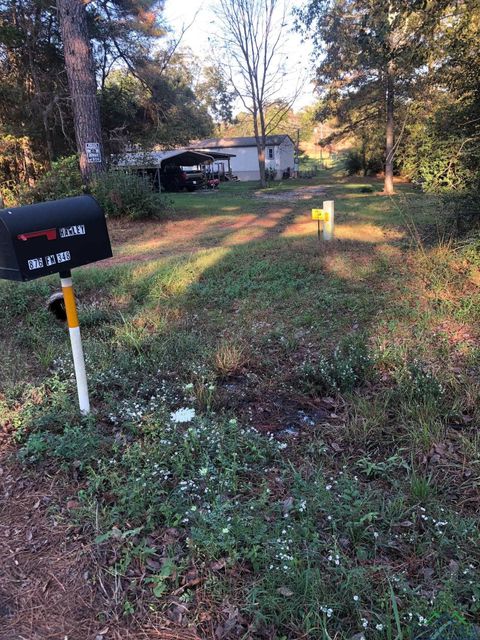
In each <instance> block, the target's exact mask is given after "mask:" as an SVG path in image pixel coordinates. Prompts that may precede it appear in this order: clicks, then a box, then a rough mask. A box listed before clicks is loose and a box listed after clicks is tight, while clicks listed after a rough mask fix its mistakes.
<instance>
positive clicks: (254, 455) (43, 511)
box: [0, 171, 480, 640]
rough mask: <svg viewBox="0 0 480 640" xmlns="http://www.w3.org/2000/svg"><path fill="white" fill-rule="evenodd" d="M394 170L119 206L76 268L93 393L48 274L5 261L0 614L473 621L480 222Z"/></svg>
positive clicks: (362, 633) (418, 628) (13, 631)
mask: <svg viewBox="0 0 480 640" xmlns="http://www.w3.org/2000/svg"><path fill="white" fill-rule="evenodd" d="M397 188H398V195H396V196H394V197H393V198H388V197H386V196H384V195H382V194H381V184H380V182H379V181H376V180H374V179H363V180H360V179H348V180H347V179H345V178H342V177H341V176H339V175H336V174H335V173H334V172H333V171H329V172H324V173H323V174H321V175H320V176H319V177H318V178H316V179H313V180H305V181H303V182H302V181H294V180H291V181H288V182H285V183H280V184H278V183H277V184H275V185H274V186H272V187H271V188H270V189H268V190H266V191H264V192H262V193H259V192H258V191H257V190H256V189H255V187H254V186H253V185H251V184H225V185H222V187H221V189H220V190H219V191H218V192H216V191H215V192H206V193H194V194H174V195H173V196H172V203H171V208H170V210H169V212H168V213H167V216H166V219H165V220H164V221H162V222H152V221H149V222H144V223H141V222H136V223H126V222H119V221H115V222H114V223H111V225H110V230H111V236H112V241H113V248H114V254H115V257H114V258H113V259H111V260H109V261H106V262H105V263H99V264H97V265H93V266H90V267H87V268H82V269H78V270H77V271H75V273H74V283H75V287H76V292H77V296H78V300H79V306H80V322H81V328H82V335H83V340H84V348H85V352H86V362H87V368H88V375H89V384H90V391H91V400H92V404H93V408H94V411H93V413H92V415H91V416H89V417H88V418H84V419H81V418H79V417H78V413H77V410H76V399H75V385H74V380H73V373H72V364H71V357H70V353H69V344H68V338H67V335H66V331H65V328H64V327H63V326H61V325H59V324H56V323H55V322H54V321H53V320H52V318H51V317H50V316H49V315H48V312H47V311H46V309H45V300H46V299H47V297H48V296H49V295H50V294H51V292H52V291H54V290H56V289H57V288H58V282H57V279H56V278H48V279H43V280H40V281H37V282H34V283H30V284H17V283H12V284H10V283H5V282H2V283H1V284H0V299H1V301H0V335H1V338H2V345H3V346H2V350H3V353H2V368H1V371H0V377H1V395H0V410H1V413H0V415H1V423H2V427H3V453H2V458H1V459H0V464H1V466H0V472H1V473H2V474H3V475H2V476H0V482H2V491H3V496H2V502H1V505H0V507H1V510H0V550H1V551H2V557H3V558H4V561H3V564H2V566H1V567H0V578H1V584H0V638H2V639H3V638H5V639H6V638H8V639H9V640H10V639H11V638H13V637H20V636H21V634H23V635H24V636H25V637H28V638H29V639H31V640H34V639H36V638H40V639H43V638H47V637H48V638H50V637H51V638H57V637H58V638H60V637H61V638H63V637H66V636H68V638H69V639H75V638H78V639H82V640H84V639H85V638H90V637H92V638H127V637H131V638H144V637H145V638H165V639H167V638H215V639H218V640H221V639H228V638H244V639H247V638H251V639H254V638H258V639H270V640H273V639H276V640H290V639H300V638H312V639H316V638H318V639H322V640H329V639H332V640H333V639H336V640H341V639H344V640H352V639H355V640H360V638H362V637H364V638H367V639H368V640H370V639H371V640H380V639H383V638H385V639H387V640H394V639H396V640H408V639H412V640H413V639H415V640H427V639H431V640H433V638H438V639H440V638H452V639H454V638H455V639H456V640H467V639H472V640H473V638H476V637H477V635H478V633H477V632H478V628H477V627H475V624H476V623H477V622H478V618H479V614H480V604H479V603H480V581H479V573H480V551H479V549H480V546H479V543H480V535H479V530H478V506H479V493H478V490H479V483H480V436H479V422H480V404H479V391H480V381H479V376H478V374H479V369H480V348H479V344H480V343H479V320H480V287H479V285H480V277H479V267H480V256H479V251H478V249H479V246H480V245H479V243H478V239H477V240H476V239H475V238H474V237H472V238H470V239H468V240H464V241H462V242H461V243H459V242H455V243H454V242H452V241H451V240H449V239H448V238H449V228H448V222H447V221H446V217H445V216H444V215H443V212H442V210H441V207H440V205H439V202H438V200H436V199H435V198H432V197H427V196H424V195H422V194H420V193H418V192H416V191H415V190H414V189H413V188H412V187H411V186H410V185H407V184H398V185H397ZM327 199H329V200H331V199H333V200H335V208H336V223H337V226H336V240H335V241H333V242H331V243H319V242H318V241H317V237H316V226H315V223H314V222H312V221H311V220H310V209H311V208H312V207H315V208H317V207H319V206H321V202H322V200H327ZM79 603H80V605H81V606H80V605H79ZM2 634H3V635H2Z"/></svg>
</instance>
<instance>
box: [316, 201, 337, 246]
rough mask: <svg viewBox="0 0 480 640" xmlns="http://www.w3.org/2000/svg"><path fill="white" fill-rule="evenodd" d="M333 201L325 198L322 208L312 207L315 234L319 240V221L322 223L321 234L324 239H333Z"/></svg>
mask: <svg viewBox="0 0 480 640" xmlns="http://www.w3.org/2000/svg"><path fill="white" fill-rule="evenodd" d="M334 218H335V213H334V201H333V200H326V201H325V202H324V203H323V209H312V220H316V221H317V235H318V240H319V241H320V222H321V223H322V236H323V239H324V240H332V239H333V231H334Z"/></svg>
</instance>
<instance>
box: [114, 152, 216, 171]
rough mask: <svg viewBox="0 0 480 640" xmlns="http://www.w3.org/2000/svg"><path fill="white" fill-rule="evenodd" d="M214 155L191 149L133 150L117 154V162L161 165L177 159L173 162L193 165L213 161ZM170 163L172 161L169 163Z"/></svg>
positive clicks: (124, 164) (146, 166)
mask: <svg viewBox="0 0 480 640" xmlns="http://www.w3.org/2000/svg"><path fill="white" fill-rule="evenodd" d="M213 159H214V158H213V156H212V154H210V153H204V152H202V151H193V150H191V149H171V150H170V151H132V152H128V153H124V154H123V155H121V156H117V158H116V161H115V164H116V165H117V166H119V167H142V168H148V167H160V166H161V165H162V163H163V162H165V161H166V160H175V162H172V163H171V164H177V165H179V166H185V167H192V166H193V165H196V164H206V163H211V162H212V160H213ZM167 164H170V163H167Z"/></svg>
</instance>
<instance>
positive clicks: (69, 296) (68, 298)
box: [62, 278, 79, 329]
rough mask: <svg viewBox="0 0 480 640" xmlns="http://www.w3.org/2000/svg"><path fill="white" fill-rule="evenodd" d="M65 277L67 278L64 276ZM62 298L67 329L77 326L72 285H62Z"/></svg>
mask: <svg viewBox="0 0 480 640" xmlns="http://www.w3.org/2000/svg"><path fill="white" fill-rule="evenodd" d="M65 279H67V278H65ZM62 291H63V300H64V302H65V311H66V313H67V323H68V328H69V329H75V327H78V326H79V322H78V313H77V305H76V303H75V294H74V293H73V286H72V285H71V284H70V285H63V284H62Z"/></svg>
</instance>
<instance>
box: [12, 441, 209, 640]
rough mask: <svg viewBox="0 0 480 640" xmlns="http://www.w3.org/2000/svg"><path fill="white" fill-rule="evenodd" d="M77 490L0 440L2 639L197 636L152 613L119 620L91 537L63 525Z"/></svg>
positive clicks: (168, 639)
mask: <svg viewBox="0 0 480 640" xmlns="http://www.w3.org/2000/svg"><path fill="white" fill-rule="evenodd" d="M74 494H75V491H74V489H73V487H71V486H69V485H68V483H67V481H66V480H65V478H64V477H63V476H62V475H61V473H58V474H50V473H49V471H48V470H45V472H44V473H42V472H40V473H38V472H37V473H35V474H34V473H32V472H31V471H29V470H25V469H23V468H22V466H21V465H20V464H19V462H18V461H17V460H16V458H15V456H14V453H13V451H12V449H11V448H10V447H9V446H8V445H5V441H4V445H3V447H0V640H146V639H157V640H201V638H200V637H199V636H198V635H197V634H196V633H195V632H194V631H193V630H191V629H187V628H185V627H183V628H182V627H178V626H177V625H175V624H173V623H172V622H171V621H170V620H168V619H165V618H162V617H160V616H159V617H158V619H154V618H150V619H148V620H145V619H144V620H141V621H137V620H132V619H131V618H130V619H128V620H127V619H123V620H122V619H121V618H119V616H118V615H115V614H114V613H113V612H112V610H111V608H110V606H109V601H108V594H107V593H104V592H102V585H100V584H99V583H98V581H97V580H96V577H97V576H98V562H97V561H96V558H95V548H94V547H93V545H92V544H91V540H89V539H88V538H87V536H86V535H85V534H83V533H82V531H81V529H80V528H79V527H76V526H73V525H71V524H68V521H67V515H68V512H69V511H70V510H71V509H72V508H74V506H75V501H74V500H72V499H71V496H72V495H74Z"/></svg>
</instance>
